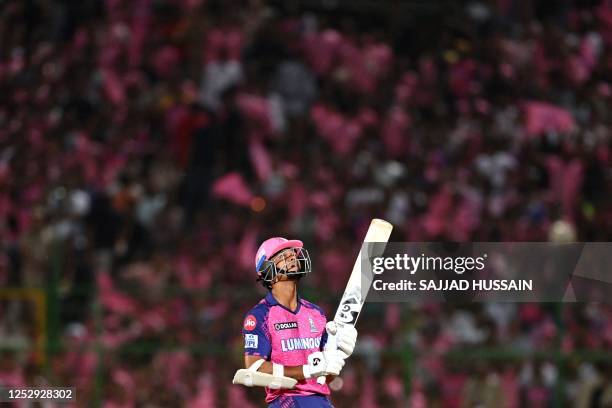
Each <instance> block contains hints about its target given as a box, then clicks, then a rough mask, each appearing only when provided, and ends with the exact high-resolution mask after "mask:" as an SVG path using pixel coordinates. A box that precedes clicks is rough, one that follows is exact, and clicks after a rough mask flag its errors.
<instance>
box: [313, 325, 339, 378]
mask: <svg viewBox="0 0 612 408" xmlns="http://www.w3.org/2000/svg"><path fill="white" fill-rule="evenodd" d="M337 348H338V343H337V341H336V331H334V333H333V334H332V333H330V331H329V330H327V342H326V343H325V351H332V350H336V349H337ZM317 383H319V384H321V385H323V384H325V376H324V375H322V376H320V377H319V378H317Z"/></svg>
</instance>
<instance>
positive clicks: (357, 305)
mask: <svg viewBox="0 0 612 408" xmlns="http://www.w3.org/2000/svg"><path fill="white" fill-rule="evenodd" d="M392 230H393V225H391V224H390V223H388V222H387V221H384V220H380V219H378V218H374V219H373V220H372V222H371V223H370V227H369V228H368V232H367V233H366V236H365V239H364V240H363V242H364V243H366V242H388V241H389V237H390V236H391V231H392ZM362 250H363V245H362ZM362 250H360V251H359V255H357V259H356V260H355V265H354V266H353V271H352V272H351V276H350V277H349V280H348V283H347V284H346V288H345V289H344V293H343V294H342V299H341V300H340V304H339V305H338V309H337V310H336V315H335V316H334V322H335V323H336V325H337V326H342V325H347V324H350V325H353V326H355V324H356V323H357V318H359V313H361V308H362V307H363V303H364V302H365V295H367V292H368V290H369V289H370V288H369V287H368V288H365V290H363V291H362V289H363V288H362V287H361V284H362V276H361V274H362V270H361V256H362V253H361V251H362ZM379 255H382V254H379ZM362 292H364V295H363V296H362ZM336 348H337V346H336V332H335V331H334V332H333V333H331V332H330V330H327V342H326V343H325V351H329V350H335V349H336ZM317 382H318V383H319V384H325V376H321V377H319V378H318V379H317Z"/></svg>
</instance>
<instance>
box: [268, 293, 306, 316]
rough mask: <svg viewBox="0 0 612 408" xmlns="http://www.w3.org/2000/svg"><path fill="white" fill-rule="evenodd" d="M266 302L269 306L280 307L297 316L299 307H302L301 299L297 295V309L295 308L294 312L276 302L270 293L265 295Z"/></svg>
mask: <svg viewBox="0 0 612 408" xmlns="http://www.w3.org/2000/svg"><path fill="white" fill-rule="evenodd" d="M266 302H267V303H268V304H269V305H270V306H279V307H282V308H283V309H285V310H286V311H288V312H290V313H293V314H298V312H299V311H300V307H301V306H302V298H301V297H300V295H299V294H298V295H297V307H296V308H295V311H293V310H291V309H289V308H288V307H285V306H283V305H281V304H280V303H278V300H276V298H275V297H274V295H272V291H269V292H268V294H267V295H266Z"/></svg>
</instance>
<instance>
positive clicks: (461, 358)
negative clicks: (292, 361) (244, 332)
mask: <svg viewBox="0 0 612 408" xmlns="http://www.w3.org/2000/svg"><path fill="white" fill-rule="evenodd" d="M332 3H333V2H332ZM349 3H351V2H343V1H339V2H335V3H334V4H335V6H334V5H333V4H331V3H329V4H327V3H325V2H321V5H319V6H317V4H318V3H317V2H312V4H310V7H309V8H308V7H304V6H303V4H301V2H297V1H287V2H269V3H267V2H264V1H260V0H248V1H247V0H243V1H238V0H232V1H220V0H217V1H215V0H135V1H127V0H105V1H99V0H80V1H75V0H70V1H54V0H26V1H24V0H6V1H4V2H1V3H0V287H12V288H30V287H39V288H46V290H47V292H48V293H51V294H52V297H53V299H56V300H57V301H58V307H57V308H52V309H51V312H50V314H49V316H54V317H53V318H52V319H50V321H49V325H48V326H49V327H48V330H49V332H48V335H49V336H53V337H54V338H55V339H58V340H59V341H58V342H57V344H55V345H54V346H52V347H48V349H47V353H46V355H47V356H48V361H47V362H46V365H45V368H44V369H43V368H41V367H40V366H39V365H38V363H37V361H36V359H34V358H33V357H32V353H30V352H28V351H27V350H30V349H31V348H30V346H31V345H32V344H31V342H32V340H31V339H32V337H33V334H34V333H35V332H36V328H35V327H34V324H32V321H33V320H34V318H33V315H34V314H35V312H34V311H33V310H32V309H31V307H30V306H28V305H27V304H28V302H27V301H26V300H23V299H22V300H20V301H5V300H4V299H3V298H2V297H1V296H0V384H11V385H17V386H25V385H30V386H33V385H37V384H46V383H51V384H58V385H64V386H75V387H77V389H78V394H79V403H78V404H79V405H81V406H88V405H89V401H94V400H97V401H101V402H102V405H103V406H104V407H109V408H110V407H132V406H149V407H157V406H159V407H172V406H177V407H178V406H190V407H215V406H232V407H233V406H242V407H244V408H247V407H250V406H261V405H262V403H263V395H262V392H261V390H247V389H244V388H243V387H238V386H232V385H231V384H230V380H231V376H232V375H233V372H234V370H235V369H236V368H238V366H240V365H241V364H242V354H241V353H242V346H243V344H242V338H241V336H240V327H241V322H242V319H243V313H245V312H246V311H247V310H248V308H249V307H250V306H252V305H253V304H254V303H255V302H256V301H257V300H258V298H259V297H261V296H262V294H263V288H261V287H258V286H257V284H256V282H255V272H254V268H253V265H254V254H255V250H256V248H257V245H258V244H259V242H260V241H261V240H263V239H265V238H267V237H269V236H272V235H281V236H287V237H295V238H298V239H301V240H303V241H304V242H305V245H306V247H307V248H308V249H309V251H310V252H311V254H312V258H313V262H314V273H313V274H312V275H311V276H309V277H308V278H307V282H304V283H305V284H306V285H307V286H306V288H305V289H304V290H305V296H306V297H307V298H310V299H311V300H313V301H316V302H319V303H321V304H322V305H323V308H324V309H325V310H326V311H327V312H328V314H331V313H332V311H333V307H334V304H335V302H337V300H338V299H337V298H338V295H339V293H340V291H341V290H342V288H343V287H344V284H345V279H346V275H347V273H348V271H349V270H350V269H351V266H352V262H353V260H354V257H355V254H356V253H357V252H358V246H359V244H360V242H361V240H362V237H363V235H364V233H365V229H366V228H367V226H368V224H369V220H370V219H371V218H372V217H374V216H378V217H382V218H385V219H388V220H389V221H391V222H392V223H393V224H394V225H395V232H394V236H393V239H394V240H396V241H434V240H436V241H437V240H453V241H546V240H569V241H573V240H578V241H610V240H611V238H612V237H611V235H612V200H610V194H611V192H612V191H611V187H612V183H611V182H612V174H611V172H610V164H611V160H612V157H611V154H612V148H611V147H612V139H611V134H610V132H611V125H612V117H611V116H610V115H609V112H610V108H611V107H612V2H610V1H609V0H600V1H597V0H548V1H547V0H537V1H536V0H534V1H518V0H474V1H455V2H452V4H450V5H449V2H444V1H439V2H434V1H432V2H430V3H431V4H432V5H433V6H432V7H431V8H428V7H424V8H423V9H421V8H419V7H417V6H418V5H419V4H421V3H419V2H416V1H415V2H409V1H407V2H403V3H402V2H385V1H382V2H371V3H369V2H367V1H362V2H361V3H363V5H364V6H368V7H374V8H375V9H376V11H375V12H374V11H367V10H370V9H369V8H364V10H366V11H360V10H359V8H358V7H357V6H354V5H353V6H350V4H349ZM358 3H359V2H358ZM366 3H367V4H366ZM325 4H327V5H325ZM355 4H357V3H355ZM411 5H412V6H414V7H413V8H411ZM411 12H413V13H421V14H416V15H415V16H412V17H411V16H410V13H411ZM367 309H370V311H368V312H367V313H366V314H365V316H364V318H363V319H362V320H360V323H359V331H360V341H359V342H358V349H357V351H356V356H355V358H354V359H352V360H351V362H350V363H349V364H347V366H346V368H345V370H344V371H343V375H342V379H341V380H338V381H337V382H336V383H334V384H332V388H334V389H336V390H337V391H336V392H335V393H334V402H335V404H336V406H338V407H344V406H351V407H359V406H361V407H377V406H380V407H383V406H384V407H393V406H397V407H400V406H401V407H405V406H411V407H426V406H427V407H436V406H444V407H463V406H465V407H473V406H487V407H498V406H508V407H518V406H533V407H545V406H551V405H553V404H561V403H563V402H566V403H567V402H568V401H570V402H571V403H572V404H573V405H575V406H580V407H590V406H604V404H607V403H611V401H612V387H611V385H612V382H611V376H612V371H610V369H609V367H608V366H607V365H606V364H605V363H602V362H600V361H599V360H597V359H596V360H595V361H591V360H589V359H585V360H583V359H581V358H579V357H576V358H574V359H570V360H567V359H565V357H564V356H567V355H570V354H569V353H572V352H577V351H581V350H606V349H609V348H610V346H612V310H610V309H609V308H607V307H606V306H604V305H586V304H585V305H577V306H565V307H561V308H560V307H556V306H555V305H538V304H502V305H500V304H488V305H480V306H474V307H464V306H461V307H460V306H451V305H429V304H424V305H421V306H412V307H404V306H400V305H395V304H389V305H384V306H380V305H372V307H370V306H369V305H368V308H367ZM381 322H383V323H382V324H381ZM504 349H507V350H508V353H507V354H503V353H501V352H500V351H499V350H504ZM15 350H17V351H15ZM23 350H26V351H25V352H24V351H23ZM487 350H494V351H495V352H491V353H490V355H489V354H487V353H486V352H487ZM551 350H558V353H557V354H554V353H550V352H551ZM454 352H455V354H453V353H454ZM456 352H458V354H457V353H456ZM470 353H472V354H470ZM516 353H518V354H516ZM521 353H524V354H521ZM515 354H516V355H515ZM470 356H471V357H470ZM526 356H528V357H526ZM598 404H599V405H598Z"/></svg>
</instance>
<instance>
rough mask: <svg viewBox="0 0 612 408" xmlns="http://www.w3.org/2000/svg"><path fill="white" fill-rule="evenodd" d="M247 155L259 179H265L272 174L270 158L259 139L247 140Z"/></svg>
mask: <svg viewBox="0 0 612 408" xmlns="http://www.w3.org/2000/svg"><path fill="white" fill-rule="evenodd" d="M249 156H250V158H251V164H252V165H253V167H254V168H255V173H256V174H257V177H258V178H259V180H260V181H263V182H265V181H267V180H268V179H269V178H270V176H271V175H272V160H271V159H270V154H269V153H268V151H267V150H266V148H265V147H264V145H263V143H261V140H258V139H257V140H253V139H251V141H250V142H249Z"/></svg>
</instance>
